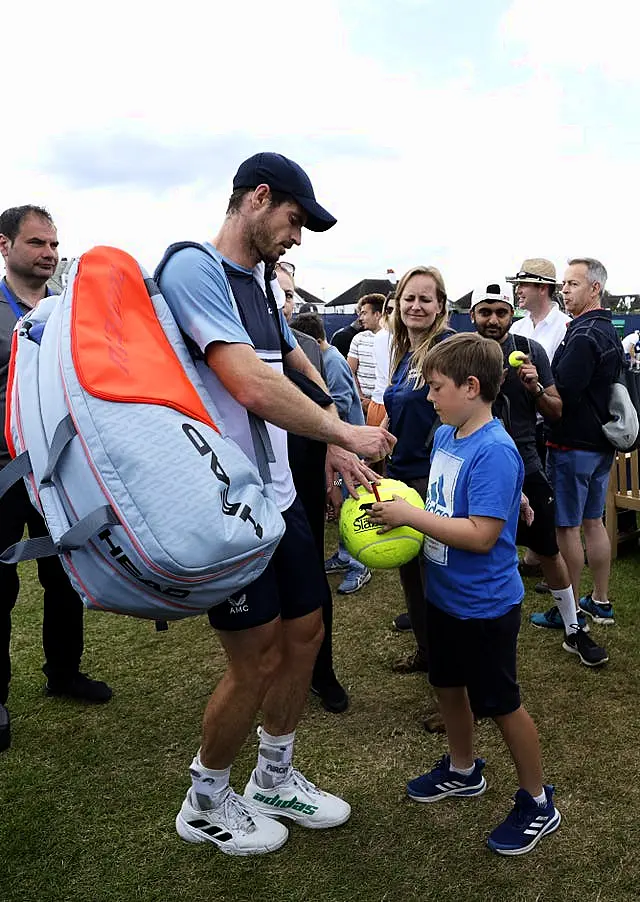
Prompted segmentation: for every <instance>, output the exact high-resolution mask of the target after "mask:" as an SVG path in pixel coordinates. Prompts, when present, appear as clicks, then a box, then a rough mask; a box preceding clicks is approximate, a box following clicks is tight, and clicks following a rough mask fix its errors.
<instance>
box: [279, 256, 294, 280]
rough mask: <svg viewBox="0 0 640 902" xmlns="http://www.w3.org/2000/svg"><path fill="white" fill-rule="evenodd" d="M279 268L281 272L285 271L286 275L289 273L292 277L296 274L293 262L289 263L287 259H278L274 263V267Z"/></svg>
mask: <svg viewBox="0 0 640 902" xmlns="http://www.w3.org/2000/svg"><path fill="white" fill-rule="evenodd" d="M278 267H279V268H280V269H281V270H282V271H283V272H286V273H287V275H290V276H291V277H292V278H293V276H295V274H296V268H295V266H294V265H293V263H289V261H288V260H279V261H278V262H277V263H276V268H278Z"/></svg>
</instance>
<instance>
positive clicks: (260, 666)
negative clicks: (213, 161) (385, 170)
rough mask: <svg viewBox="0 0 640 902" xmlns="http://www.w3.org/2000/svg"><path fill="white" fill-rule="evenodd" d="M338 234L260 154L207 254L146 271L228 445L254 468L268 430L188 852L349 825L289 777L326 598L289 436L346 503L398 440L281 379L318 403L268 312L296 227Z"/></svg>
mask: <svg viewBox="0 0 640 902" xmlns="http://www.w3.org/2000/svg"><path fill="white" fill-rule="evenodd" d="M334 223H335V219H334V218H333V216H331V215H330V214H329V213H327V211H326V210H324V209H323V208H322V207H321V206H320V205H319V204H318V203H317V201H316V199H315V195H314V193H313V188H312V187H311V182H310V181H309V178H308V177H307V175H306V174H305V173H304V172H303V170H302V169H301V168H300V167H299V166H298V165H297V164H296V163H293V162H292V161H291V160H288V159H287V158H286V157H283V156H280V155H279V154H274V153H260V154H257V155H256V156H254V157H251V159H249V160H245V162H244V163H242V165H241V166H240V168H239V169H238V172H237V173H236V176H235V178H234V181H233V192H232V194H231V197H230V198H229V202H228V205H227V212H226V215H225V217H224V220H223V222H222V224H221V226H220V228H219V230H218V232H217V234H216V235H215V237H214V238H213V239H212V240H210V241H205V242H204V243H203V244H202V246H201V247H198V246H195V247H194V246H193V245H191V244H188V245H187V246H184V245H182V246H180V245H178V246H177V247H176V246H174V247H173V248H171V249H170V251H169V253H168V254H167V255H165V258H164V259H163V260H162V262H161V264H160V266H159V267H158V269H157V270H156V279H157V281H158V284H159V285H160V287H161V290H162V292H163V294H164V297H165V298H166V300H167V303H168V305H169V307H170V309H171V311H172V313H173V315H174V317H175V319H176V321H177V322H178V323H179V324H180V327H181V328H182V329H183V330H184V333H185V334H186V335H187V336H188V337H189V339H190V340H191V341H192V342H193V344H194V345H195V346H197V348H198V350H199V352H200V356H199V359H198V360H197V363H196V366H197V367H198V371H199V373H200V374H201V377H202V380H203V386H204V390H205V391H206V392H208V394H209V395H210V397H211V399H212V403H213V404H214V406H215V409H216V410H220V411H221V413H222V417H223V419H224V425H225V431H226V433H227V435H229V436H230V437H231V438H232V439H234V440H235V442H236V443H237V444H238V446H239V447H240V448H243V449H245V451H246V453H248V454H249V455H252V456H253V455H254V452H253V447H254V445H253V437H252V432H253V428H252V426H253V417H251V418H250V417H249V416H248V414H249V413H250V414H254V415H255V416H258V417H260V418H261V419H262V420H264V421H266V429H267V433H268V438H269V442H270V445H271V450H272V454H271V456H270V461H269V470H270V474H271V488H272V490H273V497H274V500H275V502H276V503H277V505H278V508H279V510H280V512H281V514H282V518H283V520H284V523H285V532H284V535H283V537H282V539H281V540H280V544H279V545H278V548H277V549H276V551H275V553H274V555H273V557H272V559H271V560H270V561H269V564H268V565H267V568H266V569H265V571H264V573H263V574H262V575H261V576H260V577H259V578H258V579H257V580H255V581H254V582H253V583H250V584H249V585H248V586H246V587H245V588H244V589H243V590H242V592H239V593H237V594H236V595H235V596H234V597H233V598H229V599H227V600H226V601H224V602H223V603H222V604H219V605H216V606H215V607H213V608H211V610H210V611H209V622H210V623H211V626H212V627H213V628H214V629H215V630H216V632H217V634H218V637H219V639H220V642H221V643H222V646H223V647H224V650H225V653H226V657H227V670H226V673H225V675H224V676H223V677H222V679H221V681H220V682H219V683H218V685H217V687H216V688H215V689H214V691H213V693H212V695H211V698H210V699H209V702H208V704H207V707H206V711H205V715H204V720H203V728H202V742H201V745H200V749H199V751H198V752H197V754H196V755H195V757H194V759H193V761H192V762H191V767H190V768H189V774H190V780H191V783H190V786H189V788H188V790H187V794H186V797H185V799H184V802H183V804H182V807H181V809H180V812H179V814H178V817H177V819H176V829H177V830H178V833H179V835H180V836H181V837H182V838H183V839H185V840H187V841H188V842H194V843H209V844H210V845H212V846H214V847H215V848H217V849H219V850H220V851H222V852H224V853H225V854H229V855H241V856H244V855H258V854H262V853H265V852H270V851H275V850H276V849H279V848H280V846H282V845H283V844H284V842H285V841H286V839H287V836H288V832H287V828H286V827H285V826H284V825H283V824H281V823H280V822H279V821H278V820H276V819H275V818H279V817H284V818H288V819H289V820H295V821H296V823H298V824H299V825H301V826H306V827H310V828H312V829H316V828H326V827H335V826H338V825H339V824H343V823H344V822H345V821H347V820H348V819H349V817H350V814H351V808H350V806H349V804H348V803H347V802H345V801H344V800H343V799H341V798H339V797H338V796H335V795H333V794H331V793H329V792H324V791H321V790H320V789H318V788H317V787H316V786H315V785H314V784H313V783H311V782H310V781H309V780H307V779H306V778H305V777H303V776H302V774H301V773H300V771H298V770H297V769H296V768H295V767H294V766H293V747H294V740H295V731H296V726H297V724H298V721H299V720H300V717H301V715H302V712H303V710H304V706H305V704H306V701H307V695H308V692H309V686H310V683H311V677H312V673H313V669H314V665H315V661H316V657H317V654H318V650H319V648H320V646H321V644H322V641H323V633H324V627H323V620H322V609H323V605H324V604H325V600H326V595H327V592H328V588H329V587H328V585H327V580H326V576H325V573H324V567H323V561H322V557H321V555H320V554H319V552H318V548H317V546H316V542H315V540H314V536H313V533H312V531H311V526H310V524H309V521H308V519H307V515H306V513H305V510H304V507H303V505H302V502H301V500H300V498H299V497H298V496H297V493H296V488H295V484H294V481H293V476H292V473H291V467H290V465H289V457H288V451H287V432H293V433H295V434H297V435H302V436H305V437H307V438H311V439H316V440H317V441H319V442H323V443H325V444H326V445H327V466H328V467H330V468H331V472H335V471H337V472H340V473H341V474H342V477H343V481H344V483H345V485H346V486H347V488H348V489H349V491H352V492H353V494H354V495H355V494H356V491H355V485H356V483H361V484H363V485H365V486H369V485H370V482H371V480H372V479H373V480H375V479H376V474H375V473H374V472H373V471H372V470H369V468H368V467H367V466H366V465H365V464H364V462H363V461H364V460H366V459H371V460H379V459H380V458H381V457H385V456H386V455H388V454H389V453H390V452H391V450H392V449H393V446H394V444H395V438H394V437H393V436H392V435H391V434H390V433H389V432H387V431H386V430H385V429H382V428H381V427H371V426H355V425H351V424H349V423H345V422H343V421H342V420H340V419H338V417H337V416H336V414H335V411H334V410H333V409H329V408H326V409H325V408H323V407H322V406H320V405H319V404H316V403H315V402H314V401H313V400H311V397H307V395H306V394H304V393H303V392H302V391H300V390H299V389H298V388H297V387H296V386H295V385H294V383H293V381H291V380H289V379H288V378H286V376H285V375H284V374H283V370H284V368H285V365H286V368H287V369H288V370H296V371H297V372H298V373H299V374H300V375H301V376H303V377H306V380H307V382H308V383H310V386H311V388H315V392H314V394H316V395H317V394H322V393H323V392H326V391H327V387H326V385H325V383H324V382H323V380H322V377H321V376H320V373H319V371H318V370H317V369H316V368H315V367H314V366H313V364H312V363H311V361H310V360H309V358H308V357H307V356H306V354H305V353H304V352H303V351H302V350H301V349H300V347H299V346H298V343H297V341H296V339H295V337H294V335H293V334H292V332H291V331H290V329H289V326H288V325H287V322H286V320H285V318H284V316H283V315H282V313H281V311H280V310H278V308H277V302H276V298H275V294H274V285H273V281H274V277H272V275H271V274H272V269H273V267H272V265H273V264H275V263H277V262H278V261H279V259H280V258H281V257H282V256H284V254H285V253H286V252H287V251H288V250H290V248H291V247H293V245H299V244H300V243H301V241H302V229H303V227H304V226H306V227H307V228H311V229H315V230H318V231H323V230H326V229H328V228H330V227H331V226H332V225H333V224H334ZM230 295H232V296H233V299H234V301H235V304H233V305H232V304H231V303H230ZM314 384H315V385H314ZM328 400H329V401H330V400H331V398H330V397H329V398H328ZM232 488H233V487H232ZM232 494H233V492H232ZM231 500H232V501H233V497H232V498H231ZM259 710H261V711H262V715H263V721H262V728H261V730H260V739H259V747H258V755H257V762H256V767H255V768H254V770H253V771H252V773H251V776H250V778H249V781H248V782H247V784H246V786H245V789H244V793H243V794H239V793H236V792H235V791H234V790H233V789H232V787H231V783H230V779H231V766H232V764H233V762H234V761H235V759H236V757H237V756H238V754H239V752H240V749H241V748H242V746H243V744H244V742H245V740H246V738H247V736H248V734H249V733H250V732H251V730H252V727H253V724H254V718H255V717H256V714H257V712H258V711H259ZM272 815H273V817H272Z"/></svg>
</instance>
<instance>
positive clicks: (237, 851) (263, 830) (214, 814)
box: [176, 788, 289, 855]
mask: <svg viewBox="0 0 640 902" xmlns="http://www.w3.org/2000/svg"><path fill="white" fill-rule="evenodd" d="M176 830H177V831H178V835H179V836H181V837H182V839H184V840H186V841H187V842H193V843H203V842H210V843H212V844H213V845H214V846H217V848H218V849H220V851H221V852H224V853H225V855H262V854H264V853H265V852H275V851H276V849H279V848H280V847H281V846H283V845H284V844H285V843H286V841H287V838H288V836H289V831H288V830H287V828H286V827H285V826H284V825H283V824H280V823H278V821H274V820H273V818H270V817H265V816H264V815H263V814H260V812H259V811H257V810H256V809H255V807H254V806H253V805H252V804H251V803H250V802H247V800H246V799H243V798H242V797H241V796H239V795H238V794H237V793H235V792H234V791H233V790H232V789H231V788H229V790H228V791H227V793H226V795H225V796H224V798H223V800H222V802H221V803H220V804H219V805H217V806H216V807H215V808H211V809H209V810H207V811H200V809H198V808H195V807H194V806H193V805H192V804H191V790H189V792H188V793H187V796H186V798H185V800H184V802H183V803H182V808H181V809H180V812H179V814H178V816H177V818H176Z"/></svg>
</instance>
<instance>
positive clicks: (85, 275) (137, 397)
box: [0, 246, 284, 620]
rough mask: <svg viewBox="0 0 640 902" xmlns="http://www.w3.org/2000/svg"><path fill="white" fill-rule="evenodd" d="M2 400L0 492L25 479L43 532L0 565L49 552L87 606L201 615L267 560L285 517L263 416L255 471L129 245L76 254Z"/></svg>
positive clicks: (22, 344) (42, 307)
mask: <svg viewBox="0 0 640 902" xmlns="http://www.w3.org/2000/svg"><path fill="white" fill-rule="evenodd" d="M176 247H177V246H176ZM204 252H205V251H204V250H203V253H204ZM230 303H233V298H232V296H231V295H230ZM7 401H8V403H7V423H6V432H7V435H8V437H9V447H10V449H11V451H12V454H13V455H14V457H15V460H13V461H12V462H11V463H10V464H9V465H8V466H7V467H5V468H4V469H3V470H2V471H1V472H0V494H2V493H3V492H4V491H6V489H7V488H8V487H9V485H11V484H13V483H14V482H16V481H17V480H18V479H20V478H24V480H25V483H26V484H27V487H28V490H29V493H30V496H31V500H32V503H33V504H34V505H35V506H36V507H37V508H38V510H39V511H40V512H41V513H42V514H43V516H44V517H45V520H46V522H47V526H48V528H49V532H50V536H51V538H50V539H49V538H47V539H36V540H27V541H26V542H21V543H18V544H17V545H15V546H13V547H12V548H10V549H7V550H6V551H4V553H3V554H0V561H4V562H12V561H16V560H26V559H29V558H34V557H41V556H43V555H47V554H59V555H60V558H61V561H62V563H63V565H64V567H65V569H66V571H67V573H68V575H69V577H70V579H71V581H72V583H73V585H74V587H75V588H76V590H77V591H78V592H79V594H80V595H81V596H82V598H83V600H84V602H85V604H86V605H87V606H88V607H90V608H99V609H103V610H109V611H116V612H118V613H123V614H132V615H134V616H138V617H148V618H150V619H154V620H157V619H165V620H170V619H177V618H180V617H187V616H191V615H194V614H200V613H202V612H204V611H206V610H207V609H208V608H210V607H211V606H213V605H215V604H217V603H219V602H221V601H224V600H225V599H226V598H228V597H229V596H230V595H231V594H232V593H234V592H238V591H240V590H241V589H242V588H243V587H244V586H246V585H248V584H249V583H250V582H253V581H254V580H255V579H256V578H257V577H258V576H259V575H260V573H262V571H263V570H264V568H265V567H266V565H267V563H268V561H269V559H270V557H271V555H272V554H273V551H274V550H275V548H276V546H277V544H278V542H279V540H280V538H281V536H282V533H283V531H284V522H283V520H282V517H281V515H280V513H279V511H278V509H277V506H276V504H275V501H274V500H273V496H272V492H271V487H270V474H269V464H268V461H269V455H270V453H271V452H270V447H269V445H268V435H267V432H266V428H265V425H264V423H262V421H260V420H252V423H251V425H252V434H253V437H254V444H255V450H256V459H257V461H258V467H256V466H255V465H254V464H253V463H252V462H251V461H250V460H249V458H248V457H247V456H246V455H245V454H244V452H243V451H242V450H241V449H240V448H239V447H238V445H237V444H236V443H235V442H234V441H233V440H231V439H230V438H229V437H228V436H226V435H225V434H224V430H223V427H222V426H221V421H220V418H219V416H218V413H217V411H216V410H215V408H214V405H213V402H212V400H211V397H210V396H209V394H208V393H207V392H206V390H205V389H204V387H203V385H202V382H201V381H200V377H199V376H198V374H197V372H196V368H195V366H194V364H193V361H192V359H191V357H190V355H189V352H188V350H187V348H186V346H185V342H184V340H183V338H182V335H181V333H180V330H179V329H178V326H177V325H176V323H175V321H174V319H173V317H172V315H171V312H170V311H169V308H168V306H167V304H166V302H165V301H164V298H163V297H162V295H161V294H160V292H159V290H158V288H157V287H156V285H155V283H154V282H153V281H152V280H151V279H150V278H148V276H147V275H146V273H144V271H143V270H142V269H141V268H140V266H139V265H138V264H137V263H136V261H135V260H134V259H133V258H132V257H130V256H129V255H128V254H126V253H124V252H123V251H120V250H117V249H115V248H109V247H97V248H94V249H93V250H91V251H89V252H88V253H86V254H84V255H83V256H82V257H81V258H80V259H79V260H78V262H77V263H76V265H75V266H74V268H73V269H72V271H71V273H70V275H69V281H68V283H67V286H66V288H65V291H64V293H63V294H62V295H61V296H60V297H55V298H47V299H45V300H44V301H42V302H41V303H40V304H39V305H38V307H37V308H36V309H35V310H33V311H32V312H31V313H29V314H28V315H27V316H25V317H24V318H23V319H22V320H21V321H20V323H19V325H18V328H17V333H16V335H15V336H14V346H13V352H12V359H11V373H10V379H9V388H8V395H7ZM0 551H2V549H0Z"/></svg>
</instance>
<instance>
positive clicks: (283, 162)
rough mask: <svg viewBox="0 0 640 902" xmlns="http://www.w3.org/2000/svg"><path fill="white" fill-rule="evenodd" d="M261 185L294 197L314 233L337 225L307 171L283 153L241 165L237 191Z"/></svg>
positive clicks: (235, 185)
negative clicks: (319, 198) (318, 200)
mask: <svg viewBox="0 0 640 902" xmlns="http://www.w3.org/2000/svg"><path fill="white" fill-rule="evenodd" d="M258 185H268V186H269V187H270V188H272V189H273V190H274V191H281V192H282V193H283V194H290V195H291V197H293V199H294V200H295V201H297V202H298V203H299V204H300V206H301V207H302V209H303V210H304V211H305V213H306V214H307V221H306V223H305V225H306V227H307V228H308V229H311V231H312V232H326V231H327V229H330V228H331V226H334V225H335V224H336V222H337V220H336V219H335V217H333V216H332V215H331V213H329V212H327V210H325V209H324V207H321V206H320V204H319V203H318V202H317V200H316V196H315V194H314V193H313V186H312V184H311V179H310V178H309V176H308V175H307V173H306V172H305V171H304V169H303V168H302V167H301V166H298V164H297V163H294V162H293V160H289V159H287V157H283V156H282V154H280V153H257V154H254V156H252V157H249V159H248V160H245V161H244V163H241V164H240V168H239V169H238V171H237V172H236V174H235V177H234V179H233V190H234V191H235V190H236V188H257V187H258Z"/></svg>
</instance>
